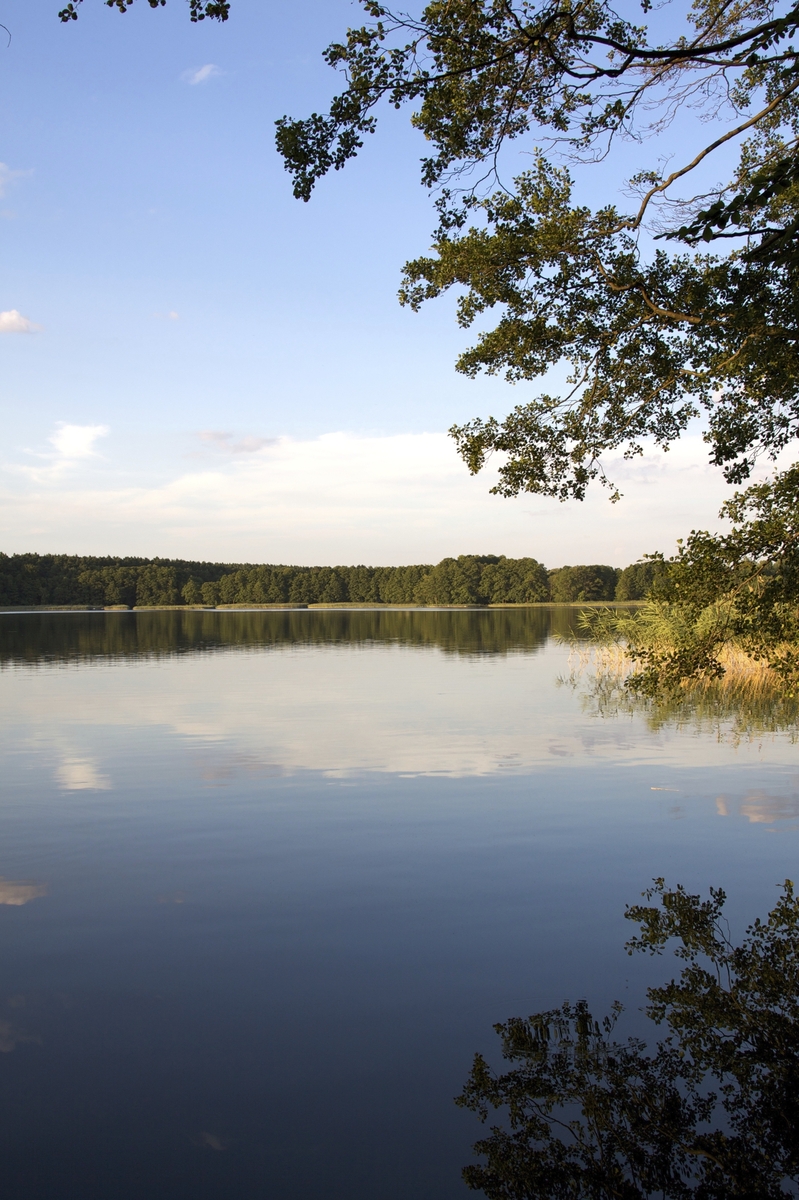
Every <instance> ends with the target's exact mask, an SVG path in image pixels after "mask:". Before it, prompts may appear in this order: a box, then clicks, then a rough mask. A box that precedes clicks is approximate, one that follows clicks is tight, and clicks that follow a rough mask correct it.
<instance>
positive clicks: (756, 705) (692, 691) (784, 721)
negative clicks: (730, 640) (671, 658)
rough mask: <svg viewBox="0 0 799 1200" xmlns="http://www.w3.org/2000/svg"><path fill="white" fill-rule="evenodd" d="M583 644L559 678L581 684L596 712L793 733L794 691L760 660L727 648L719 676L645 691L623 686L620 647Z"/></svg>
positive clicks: (797, 710)
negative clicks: (564, 675) (649, 692)
mask: <svg viewBox="0 0 799 1200" xmlns="http://www.w3.org/2000/svg"><path fill="white" fill-rule="evenodd" d="M584 647H585V649H584V651H576V652H575V658H576V660H577V661H576V662H575V664H574V665H575V669H574V670H573V671H572V673H571V675H570V676H569V677H568V679H566V680H563V681H562V682H565V683H568V684H569V685H570V686H572V687H578V686H580V687H582V689H583V701H584V704H585V707H586V709H587V710H588V711H589V712H591V713H593V714H595V715H596V716H601V717H617V716H619V715H620V714H628V715H631V714H640V715H642V716H643V717H645V718H646V721H647V724H648V725H649V726H650V728H651V729H655V730H657V729H663V728H667V727H673V728H678V729H680V728H688V729H695V730H696V731H698V732H701V733H706V734H707V733H710V734H712V735H715V736H716V737H718V738H724V739H732V740H733V741H734V740H738V739H745V738H752V737H757V736H758V735H760V734H771V733H780V732H784V733H788V734H790V735H791V736H792V737H796V734H797V728H799V694H796V695H791V694H790V693H789V692H788V691H786V689H785V688H784V686H782V683H781V681H780V680H779V679H778V678H777V677H776V676H775V675H774V674H773V672H771V671H769V669H768V667H767V666H765V665H764V664H757V663H752V662H751V660H747V659H744V657H743V656H739V658H736V656H735V655H732V654H731V655H730V656H728V659H729V661H728V662H727V664H726V667H727V669H726V673H725V674H724V676H722V678H721V679H703V680H688V681H685V682H684V683H683V684H682V685H681V686H680V687H675V688H672V689H671V690H669V691H665V692H663V693H662V694H659V695H656V696H647V695H643V694H641V693H640V692H636V691H633V690H631V689H630V688H629V687H625V682H626V680H627V679H628V677H629V673H630V671H631V669H632V664H630V662H629V661H627V660H626V659H625V657H624V654H623V652H622V651H620V650H606V649H604V648H599V649H597V648H592V647H589V646H588V643H584Z"/></svg>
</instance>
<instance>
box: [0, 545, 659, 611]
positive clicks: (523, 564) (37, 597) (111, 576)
mask: <svg viewBox="0 0 799 1200" xmlns="http://www.w3.org/2000/svg"><path fill="white" fill-rule="evenodd" d="M658 570H659V564H657V563H653V562H643V563H634V564H632V565H631V566H629V567H626V568H624V569H620V568H618V567H611V566H607V565H606V564H597V563H595V564H590V565H581V566H564V567H557V568H555V569H549V570H548V569H547V568H546V567H545V566H544V565H543V564H542V563H540V562H539V561H538V560H537V559H535V558H507V557H506V556H505V555H494V554H485V555H478V554H462V555H460V556H459V557H458V558H444V559H442V561H441V562H439V563H437V564H435V565H433V564H428V563H421V564H413V565H409V566H400V567H370V566H364V565H362V564H360V565H357V566H333V567H325V566H322V567H305V566H290V565H283V564H250V563H245V564H236V563H208V562H192V561H188V560H183V559H161V558H154V559H145V558H97V557H81V556H77V555H66V554H60V555H57V554H42V555H39V554H14V555H8V554H0V610H4V609H12V608H13V609H48V608H49V609H53V608H59V609H65V608H83V609H87V608H88V609H110V610H114V609H141V608H219V609H227V608H254V607H258V608H270V607H272V608H284V607H297V608H299V607H317V606H319V605H336V606H339V605H344V606H347V605H350V606H354V607H362V606H364V605H367V606H371V605H379V606H380V607H383V606H392V605H393V606H400V607H408V606H419V607H436V608H439V607H450V606H454V607H459V608H462V607H491V606H496V605H529V604H551V603H555V604H572V603H591V602H597V603H605V604H606V603H613V602H615V601H619V602H621V601H624V602H628V601H631V600H642V599H643V598H644V597H645V596H646V594H647V591H648V588H649V586H650V584H651V582H652V580H653V578H654V577H655V575H656V574H657V571H658Z"/></svg>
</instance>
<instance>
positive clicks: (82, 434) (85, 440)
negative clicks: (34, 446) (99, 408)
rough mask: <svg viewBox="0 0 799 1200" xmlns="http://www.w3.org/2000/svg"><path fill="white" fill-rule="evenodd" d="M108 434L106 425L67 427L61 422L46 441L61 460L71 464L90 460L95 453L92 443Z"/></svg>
mask: <svg viewBox="0 0 799 1200" xmlns="http://www.w3.org/2000/svg"><path fill="white" fill-rule="evenodd" d="M108 432H109V429H108V426H107V425H67V424H65V423H64V422H61V423H60V424H59V426H58V428H57V429H56V431H55V433H54V434H52V435H51V437H50V438H49V439H48V441H49V442H50V445H51V446H54V447H55V451H56V454H57V455H58V457H59V458H61V459H67V460H68V461H70V462H72V461H74V460H75V459H79V458H92V457H93V456H94V455H95V454H96V453H97V452H96V450H95V449H94V443H95V442H96V441H97V440H98V438H101V437H105V436H106V434H107V433H108Z"/></svg>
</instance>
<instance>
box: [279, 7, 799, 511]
mask: <svg viewBox="0 0 799 1200" xmlns="http://www.w3.org/2000/svg"><path fill="white" fill-rule="evenodd" d="M361 4H362V7H363V9H364V10H365V14H366V17H367V21H366V23H365V24H363V25H361V26H359V27H357V28H353V29H350V30H348V32H347V35H346V38H345V39H344V40H342V41H341V42H335V43H333V44H332V45H330V46H329V47H328V48H327V50H326V51H325V58H326V60H327V62H328V63H329V65H330V66H331V67H334V68H335V69H337V70H340V71H342V72H343V73H344V74H345V77H346V87H345V89H344V91H343V92H342V93H341V94H340V95H338V96H337V97H336V98H335V99H334V100H333V101H332V103H331V105H330V109H329V111H328V112H327V113H326V114H320V113H314V114H312V115H311V116H310V117H308V118H307V119H305V120H293V119H290V118H288V117H283V118H282V119H281V120H280V121H278V123H277V145H278V149H279V151H280V153H281V154H282V155H283V158H284V161H285V164H286V167H287V169H288V170H289V171H290V172H291V174H292V177H293V180H294V193H295V195H296V196H297V197H299V198H301V199H303V200H307V199H309V197H310V195H311V191H312V189H313V187H314V185H315V183H316V182H317V180H319V179H320V178H321V177H322V176H323V175H324V174H325V173H326V172H327V171H329V170H330V169H331V168H334V169H339V168H341V167H343V166H344V165H345V163H346V162H347V161H348V160H349V159H350V158H352V157H353V156H354V155H355V154H356V153H357V152H358V150H359V149H360V148H361V146H362V144H363V140H364V136H365V135H366V134H367V133H371V132H373V131H374V129H375V127H376V112H377V108H378V105H379V104H380V102H381V101H385V102H387V103H388V104H389V105H393V106H394V107H395V108H400V107H401V106H403V105H404V104H408V103H410V104H413V105H415V106H416V109H415V111H414V114H413V117H412V121H413V124H414V125H415V126H416V127H417V128H418V129H419V130H420V132H421V133H422V134H423V135H424V137H425V139H426V144H427V147H428V152H427V156H426V157H425V158H424V159H423V161H422V182H423V184H424V185H425V186H427V187H429V188H433V189H437V191H438V198H437V209H438V227H437V229H436V230H435V232H434V234H433V253H432V254H431V255H426V256H423V257H421V258H418V259H416V260H415V261H413V262H410V263H408V264H407V266H406V268H405V280H404V284H403V287H402V290H401V292H400V299H401V300H402V302H403V303H406V304H409V305H411V307H413V308H418V307H419V305H421V304H422V303H423V302H424V301H426V300H428V299H431V298H433V297H436V296H440V295H441V294H442V293H444V292H446V291H448V290H449V289H451V288H455V289H456V291H457V293H458V295H459V300H458V320H459V322H460V323H461V325H463V326H464V327H469V326H471V325H472V324H474V323H475V322H479V323H480V324H481V325H483V324H484V322H485V318H486V316H487V315H488V314H489V313H491V312H493V311H494V310H496V312H497V313H498V316H497V317H496V318H495V320H494V322H493V325H492V326H491V327H489V328H487V329H485V331H484V332H482V333H481V334H480V335H479V337H478V340H477V344H476V345H475V346H474V347H473V348H472V349H470V350H467V351H466V352H465V353H464V354H463V355H462V356H461V358H460V360H459V362H458V368H459V370H461V371H463V372H464V373H466V374H467V375H474V374H476V373H477V372H479V371H487V372H489V373H502V374H504V375H505V377H506V378H508V379H509V380H510V381H513V382H516V381H529V380H533V379H536V378H538V377H540V376H542V375H543V374H545V373H546V372H548V371H549V370H550V368H552V367H554V366H556V365H557V364H561V363H568V364H569V365H570V367H571V375H570V383H569V386H568V388H567V390H566V391H565V392H564V393H563V394H561V395H549V394H544V395H540V396H538V397H537V398H535V399H532V400H529V401H527V402H525V403H524V404H521V405H519V406H518V407H517V408H515V409H514V411H513V412H512V413H511V414H510V415H509V416H508V417H507V418H506V419H505V420H503V421H498V420H496V419H494V418H490V419H489V420H475V421H471V422H468V423H466V424H464V425H460V426H454V427H453V430H452V432H453V435H454V436H455V438H456V441H457V443H458V446H459V449H460V452H461V454H462V455H463V457H464V459H465V461H466V462H467V464H468V465H469V468H470V469H471V470H472V471H473V472H475V471H478V470H480V468H481V467H482V466H483V464H484V463H485V460H486V457H487V456H488V455H489V454H490V453H491V452H492V451H494V450H500V451H502V452H504V455H505V456H506V460H505V461H504V462H503V463H502V465H501V466H500V470H499V476H500V478H499V482H498V484H497V486H496V488H495V489H494V490H495V491H498V492H499V493H501V494H504V495H515V494H517V493H519V492H522V491H534V492H542V493H544V494H548V495H556V496H559V497H561V498H566V497H569V496H576V497H580V498H582V496H583V495H584V493H585V489H586V487H587V485H588V483H589V482H590V481H591V480H592V479H593V478H595V477H597V476H599V477H600V478H603V479H604V471H603V468H602V456H603V454H605V453H606V452H608V451H610V450H614V449H617V448H623V449H624V451H625V453H627V454H628V455H634V454H637V453H639V452H640V448H641V439H643V438H645V437H649V438H653V439H654V440H655V441H656V442H657V443H658V444H661V445H664V446H668V444H669V443H671V442H672V441H673V440H674V439H675V438H677V437H679V435H680V434H681V432H682V431H683V430H684V429H685V428H686V425H687V424H688V422H689V421H690V420H691V419H692V418H693V417H694V416H696V415H697V414H699V413H704V414H705V416H706V419H707V422H708V427H709V428H708V434H707V438H708V441H709V443H710V447H711V458H712V461H713V462H715V463H717V464H719V465H721V466H723V468H724V471H725V474H726V476H727V478H728V479H729V480H731V481H733V482H737V481H740V480H743V479H745V478H746V477H747V476H748V474H749V472H750V470H751V467H752V463H753V461H754V459H755V457H756V455H757V454H758V453H761V452H765V453H767V454H769V455H772V456H776V454H777V453H778V452H779V451H780V450H781V449H782V448H783V447H784V446H786V445H787V444H789V443H790V442H791V441H792V439H793V438H794V437H795V435H796V431H797V422H798V421H799V376H797V373H796V370H795V344H796V339H797V315H798V314H797V295H798V294H799V293H798V292H797V288H796V286H795V280H794V274H795V270H796V266H797V262H798V261H799V259H798V257H797V245H799V242H798V241H797V238H798V237H799V167H798V166H797V157H796V145H797V141H796V138H797V128H798V127H799V91H797V89H799V72H797V62H796V51H795V49H794V47H793V43H792V41H791V38H792V37H793V36H794V34H795V33H796V31H797V29H798V28H799V5H797V4H793V5H790V4H788V5H783V6H782V7H777V6H772V5H769V4H765V3H763V2H762V0H737V2H736V3H729V2H728V0H696V2H695V3H694V4H693V5H692V6H691V7H690V8H689V9H688V12H687V14H686V15H685V16H684V17H683V16H680V15H676V14H675V15H674V18H673V21H672V30H671V33H670V35H669V36H668V37H667V38H666V40H665V41H664V40H663V37H662V34H660V33H657V32H655V30H654V27H653V29H650V27H649V25H648V24H647V20H646V17H647V13H648V12H649V11H650V9H654V8H660V7H662V6H653V5H651V3H650V0H643V2H642V5H641V7H642V10H643V12H642V16H643V17H644V21H643V23H641V22H640V20H639V21H638V22H634V21H633V20H631V19H630V18H628V17H627V16H625V15H623V14H620V13H618V12H616V10H615V9H613V8H612V7H611V5H610V4H609V3H608V2H607V0H576V2H574V0H568V2H564V0H431V2H430V3H428V4H427V5H426V6H425V7H424V9H423V11H422V12H421V14H420V15H418V16H415V15H413V14H410V15H406V14H404V13H399V14H397V13H395V12H393V11H391V10H390V9H388V8H387V7H386V6H385V5H383V4H382V3H379V2H378V0H361ZM662 24H663V22H662V18H659V19H658V28H662ZM681 106H683V107H685V106H687V107H690V109H691V110H692V112H693V113H694V114H695V115H696V116H697V117H699V118H700V119H698V120H696V119H695V120H694V121H693V122H692V125H691V127H690V133H689V136H690V137H693V138H694V143H693V144H692V145H690V148H689V149H688V150H687V151H686V152H685V156H684V158H683V159H682V160H680V161H679V162H678V163H677V164H676V165H674V168H673V169H670V170H668V172H667V171H666V168H665V166H664V163H663V161H660V162H658V161H656V160H655V159H654V158H653V159H651V160H650V161H649V162H648V163H647V162H645V161H643V160H642V161H641V169H640V170H639V171H638V172H637V173H636V175H635V177H634V178H633V179H632V180H628V181H625V180H624V179H623V178H621V177H619V178H618V181H617V183H618V186H617V187H616V188H615V189H614V193H612V194H611V193H609V195H608V198H607V200H606V201H604V200H603V199H601V198H600V199H599V201H598V203H597V205H596V206H595V207H590V206H588V205H586V204H583V203H577V202H576V201H575V199H574V197H573V174H574V170H575V169H577V170H579V171H580V172H582V174H581V181H582V183H583V184H584V185H585V186H584V191H585V192H586V193H587V192H589V191H590V192H591V194H594V190H595V189H591V186H590V180H589V179H588V177H587V173H588V171H589V169H590V167H591V166H592V165H593V164H595V163H597V162H599V161H602V162H605V161H606V160H608V158H609V156H610V155H611V154H612V151H613V148H614V145H615V143H616V142H617V141H618V139H619V138H622V139H625V138H626V139H633V140H634V141H636V142H639V143H643V142H644V141H645V140H646V139H647V138H648V137H651V136H654V135H657V134H659V133H660V132H662V131H663V129H664V128H665V127H666V126H668V125H669V123H670V122H671V121H672V120H673V118H674V116H675V114H676V113H677V111H678V110H679V109H680V107H681ZM707 122H714V127H713V129H712V131H708V124H707ZM719 130H721V132H719ZM517 139H522V144H523V145H524V146H525V148H526V149H527V150H528V151H529V150H532V151H533V154H532V165H531V166H530V167H529V169H528V170H526V171H524V172H522V173H521V174H519V175H517V177H516V178H515V179H514V180H513V183H512V185H511V184H509V183H508V182H507V180H506V179H505V172H504V171H502V170H501V166H502V162H503V161H504V160H503V159H502V155H503V153H504V152H505V149H506V147H507V146H508V143H510V142H513V141H515V140H517ZM724 147H729V148H735V147H737V153H738V162H737V166H736V167H735V168H734V169H733V170H732V171H731V172H730V171H729V168H727V178H726V179H725V181H723V182H722V183H721V184H719V185H717V186H714V187H711V189H710V191H708V190H707V185H706V184H705V183H703V181H702V174H701V172H702V171H707V170H708V169H710V170H711V171H713V170H716V171H717V170H719V169H722V170H723V169H725V168H724V167H723V162H724V160H723V159H719V154H720V153H722V152H723V149H724ZM717 159H719V162H718V165H717V163H716V160H717ZM694 180H695V182H694ZM625 189H626V190H627V192H628V194H629V195H631V196H633V197H634V202H633V203H632V204H631V205H630V206H629V207H628V208H627V210H626V211H622V210H620V209H619V208H618V207H617V205H616V203H615V202H614V198H613V197H614V195H615V196H618V194H619V192H620V191H624V190H625ZM680 189H683V190H682V191H680ZM686 189H687V190H686ZM645 232H646V233H647V236H651V235H654V236H655V237H656V238H658V237H659V238H660V239H661V241H660V243H659V245H658V247H657V248H656V249H654V250H651V251H650V250H648V249H647V246H648V242H647V237H642V235H643V234H644V233H645ZM697 247H700V248H701V249H697ZM711 248H712V249H713V251H714V253H710V252H709V251H710V249H711ZM720 248H725V249H726V250H727V253H725V254H719V253H718V251H719V249H720ZM730 248H731V249H730Z"/></svg>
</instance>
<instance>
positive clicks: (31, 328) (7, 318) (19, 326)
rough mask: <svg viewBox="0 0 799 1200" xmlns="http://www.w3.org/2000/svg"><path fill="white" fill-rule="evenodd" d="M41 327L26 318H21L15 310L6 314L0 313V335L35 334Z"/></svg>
mask: <svg viewBox="0 0 799 1200" xmlns="http://www.w3.org/2000/svg"><path fill="white" fill-rule="evenodd" d="M39 329H41V325H35V324H34V323H33V321H29V320H28V318H27V317H23V315H22V313H21V312H18V311H17V309H16V308H10V309H9V310H8V312H0V333H36V332H38V330H39Z"/></svg>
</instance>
